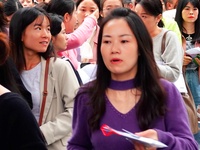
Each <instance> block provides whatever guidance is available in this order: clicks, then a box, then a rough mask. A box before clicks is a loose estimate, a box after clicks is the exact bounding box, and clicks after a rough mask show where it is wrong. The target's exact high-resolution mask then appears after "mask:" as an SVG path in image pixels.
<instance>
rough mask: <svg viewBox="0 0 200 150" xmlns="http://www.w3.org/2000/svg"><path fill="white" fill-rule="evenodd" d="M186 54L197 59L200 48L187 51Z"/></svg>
mask: <svg viewBox="0 0 200 150" xmlns="http://www.w3.org/2000/svg"><path fill="white" fill-rule="evenodd" d="M185 53H186V54H187V55H189V56H191V57H192V58H195V57H196V56H197V55H198V54H200V47H194V48H191V49H188V50H186V51H185Z"/></svg>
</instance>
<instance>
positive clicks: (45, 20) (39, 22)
mask: <svg viewBox="0 0 200 150" xmlns="http://www.w3.org/2000/svg"><path fill="white" fill-rule="evenodd" d="M31 24H32V25H34V26H35V25H44V24H46V25H50V21H49V19H48V18H47V17H46V16H44V15H40V16H38V17H37V18H36V19H35V20H34V21H33V22H32V23H31Z"/></svg>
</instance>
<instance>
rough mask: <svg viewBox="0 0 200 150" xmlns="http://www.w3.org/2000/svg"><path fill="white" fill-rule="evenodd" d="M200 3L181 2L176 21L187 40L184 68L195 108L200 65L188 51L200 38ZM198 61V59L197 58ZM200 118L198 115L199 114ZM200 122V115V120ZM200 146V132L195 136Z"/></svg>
mask: <svg viewBox="0 0 200 150" xmlns="http://www.w3.org/2000/svg"><path fill="white" fill-rule="evenodd" d="M199 11H200V3H199V0H184V1H182V0H179V2H178V6H177V8H176V16H175V20H176V21H177V23H178V25H179V28H180V31H181V33H182V35H183V36H184V38H185V40H186V51H185V53H186V54H185V55H184V60H183V68H184V71H185V75H186V81H187V83H188V85H189V88H190V90H191V92H192V96H193V98H194V102H195V106H196V108H197V112H198V107H199V108H200V83H199V81H200V76H199V75H200V69H199V66H200V64H198V63H195V62H194V59H193V58H192V57H191V56H189V55H187V50H189V49H191V48H194V47H195V43H196V42H197V41H198V39H199V37H200V28H199V27H200V13H199ZM195 59H196V60H197V61H198V60H199V59H198V58H195ZM197 116H198V113H197ZM198 119H199V120H200V115H199V118H198ZM194 136H195V139H196V140H197V141H198V143H199V144H200V132H198V133H197V134H195V135H194Z"/></svg>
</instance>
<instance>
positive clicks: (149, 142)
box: [101, 124, 167, 148]
mask: <svg viewBox="0 0 200 150" xmlns="http://www.w3.org/2000/svg"><path fill="white" fill-rule="evenodd" d="M122 130H123V131H124V132H123V131H118V130H115V129H113V128H111V127H109V126H108V125H106V124H104V125H102V126H101V131H102V133H103V135H105V136H110V135H113V134H117V135H120V136H124V137H126V138H129V139H131V140H133V141H136V142H138V143H141V144H143V145H144V146H145V147H155V148H164V147H167V145H165V144H164V143H162V142H160V141H157V140H154V139H151V138H145V137H141V136H138V135H136V134H133V133H131V132H129V131H127V130H125V129H122Z"/></svg>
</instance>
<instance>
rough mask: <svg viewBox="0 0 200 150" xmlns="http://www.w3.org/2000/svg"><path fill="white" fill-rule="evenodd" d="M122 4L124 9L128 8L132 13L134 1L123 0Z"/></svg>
mask: <svg viewBox="0 0 200 150" xmlns="http://www.w3.org/2000/svg"><path fill="white" fill-rule="evenodd" d="M123 3H124V7H125V8H129V9H131V10H132V11H134V10H135V0H124V1H123Z"/></svg>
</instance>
